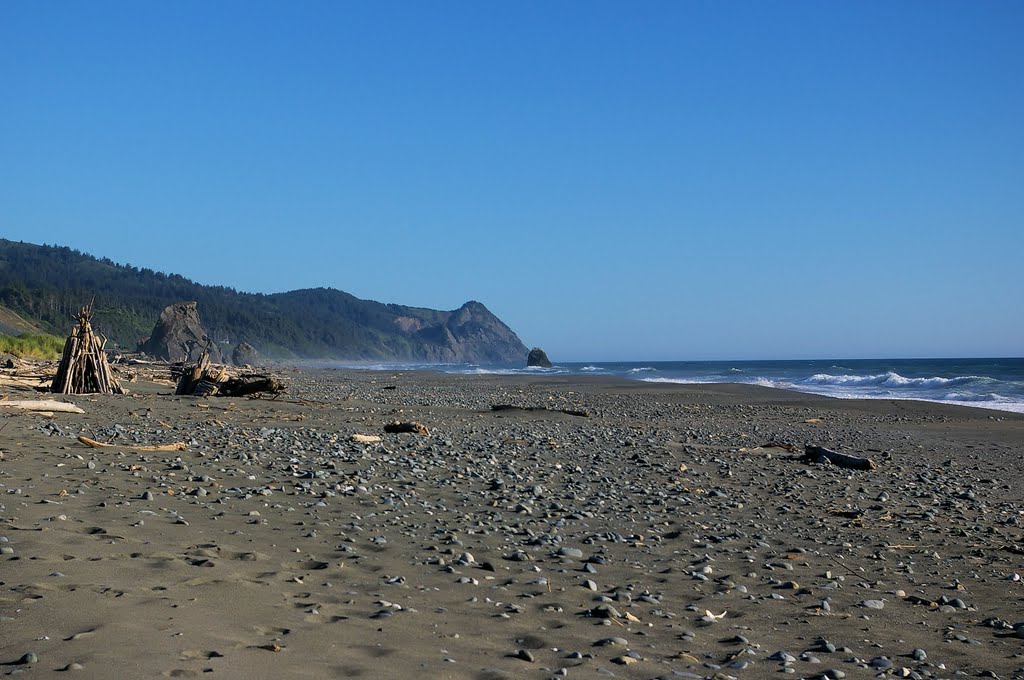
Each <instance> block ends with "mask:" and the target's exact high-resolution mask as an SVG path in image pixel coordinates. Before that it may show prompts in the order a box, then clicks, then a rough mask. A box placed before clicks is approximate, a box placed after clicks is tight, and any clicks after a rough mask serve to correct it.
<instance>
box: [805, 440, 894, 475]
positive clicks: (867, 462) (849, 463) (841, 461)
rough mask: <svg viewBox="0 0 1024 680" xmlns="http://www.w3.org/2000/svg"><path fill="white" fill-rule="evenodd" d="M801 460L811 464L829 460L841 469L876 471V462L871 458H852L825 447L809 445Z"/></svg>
mask: <svg viewBox="0 0 1024 680" xmlns="http://www.w3.org/2000/svg"><path fill="white" fill-rule="evenodd" d="M801 460H803V461H806V462H811V463H818V462H821V461H822V460H827V461H828V462H830V463H832V464H833V465H838V466H839V467H844V468H849V469H851V470H874V469H875V467H877V466H876V465H875V461H873V460H871V459H870V458H861V457H859V456H850V455H847V454H845V453H837V452H836V451H832V450H831V449H826V448H825V447H823V446H812V445H810V444H808V445H807V446H805V447H804V455H803V456H802V457H801Z"/></svg>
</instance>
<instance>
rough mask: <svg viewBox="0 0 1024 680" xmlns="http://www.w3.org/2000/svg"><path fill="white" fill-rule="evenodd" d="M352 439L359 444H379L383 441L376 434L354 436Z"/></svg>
mask: <svg viewBox="0 0 1024 680" xmlns="http://www.w3.org/2000/svg"><path fill="white" fill-rule="evenodd" d="M351 439H352V441H354V442H357V443H359V444H376V443H377V442H379V441H382V440H381V438H380V437H378V436H377V435H375V434H354V435H352V437H351Z"/></svg>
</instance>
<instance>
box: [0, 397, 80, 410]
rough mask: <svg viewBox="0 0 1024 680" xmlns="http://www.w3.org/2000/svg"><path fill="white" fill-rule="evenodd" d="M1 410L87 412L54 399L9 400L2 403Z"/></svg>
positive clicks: (0, 404)
mask: <svg viewBox="0 0 1024 680" xmlns="http://www.w3.org/2000/svg"><path fill="white" fill-rule="evenodd" d="M0 408H13V409H18V410H21V411H46V412H60V413H85V411H83V410H82V409H81V408H79V407H78V406H75V405H74V404H67V403H65V402H63V401H54V400H52V399H40V400H36V399H31V400H29V399H9V400H4V401H0Z"/></svg>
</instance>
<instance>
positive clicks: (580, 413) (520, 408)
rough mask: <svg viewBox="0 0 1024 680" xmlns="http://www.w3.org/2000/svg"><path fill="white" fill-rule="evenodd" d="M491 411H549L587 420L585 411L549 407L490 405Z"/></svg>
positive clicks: (588, 415) (587, 415) (587, 414)
mask: <svg viewBox="0 0 1024 680" xmlns="http://www.w3.org/2000/svg"><path fill="white" fill-rule="evenodd" d="M491 410H492V411H550V412H551V413H564V414H566V415H567V416H577V417H579V418H589V417H590V413H588V412H587V411H577V410H575V409H570V408H551V407H550V406H516V405H514V404H492V405H491Z"/></svg>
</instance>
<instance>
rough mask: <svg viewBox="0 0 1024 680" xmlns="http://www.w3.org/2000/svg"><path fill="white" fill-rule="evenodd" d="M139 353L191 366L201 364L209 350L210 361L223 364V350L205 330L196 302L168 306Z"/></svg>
mask: <svg viewBox="0 0 1024 680" xmlns="http://www.w3.org/2000/svg"><path fill="white" fill-rule="evenodd" d="M139 349H141V350H142V351H143V352H145V353H146V354H149V355H150V356H154V357H156V358H157V359H162V360H164V361H191V362H195V361H198V360H199V355H201V354H202V353H203V350H206V351H207V352H208V353H209V356H210V361H212V362H213V363H215V364H219V363H220V362H221V356H220V349H219V348H218V347H217V345H216V344H214V342H213V340H211V339H210V336H209V335H208V334H207V332H206V330H205V329H204V328H203V324H202V322H201V321H200V320H199V310H198V309H197V308H196V303H195V302H176V303H175V304H173V305H168V306H167V307H166V308H165V309H164V311H163V313H162V314H160V320H159V321H157V322H156V326H154V327H153V334H152V335H150V337H149V339H148V340H146V342H144V343H143V344H142V346H141V347H140V348H139Z"/></svg>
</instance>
